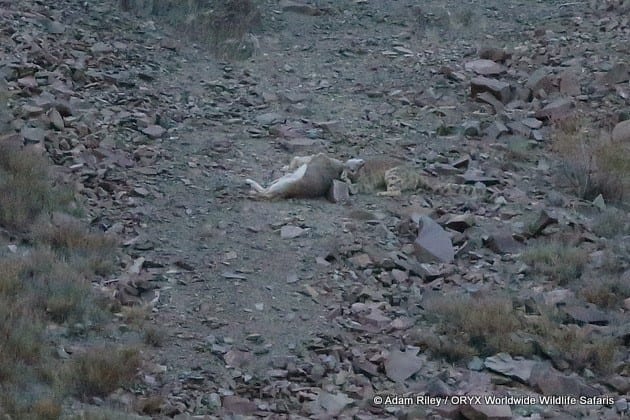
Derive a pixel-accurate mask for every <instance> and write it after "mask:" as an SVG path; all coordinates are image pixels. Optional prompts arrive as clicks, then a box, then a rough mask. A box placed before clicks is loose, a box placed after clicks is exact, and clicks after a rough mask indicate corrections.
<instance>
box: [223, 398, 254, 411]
mask: <svg viewBox="0 0 630 420" xmlns="http://www.w3.org/2000/svg"><path fill="white" fill-rule="evenodd" d="M222 406H223V411H224V412H225V413H229V414H240V415H241V416H251V415H253V414H254V413H255V412H256V410H257V409H258V407H256V403H254V402H253V401H250V400H248V399H246V398H242V397H239V396H237V395H226V396H225V397H223V404H222Z"/></svg>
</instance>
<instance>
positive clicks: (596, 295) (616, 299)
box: [580, 276, 630, 309]
mask: <svg viewBox="0 0 630 420" xmlns="http://www.w3.org/2000/svg"><path fill="white" fill-rule="evenodd" d="M628 277H630V276H626V278H624V277H623V276H610V277H603V278H601V279H598V280H596V281H593V280H589V281H588V282H586V281H584V282H582V287H581V288H580V294H581V295H582V296H583V297H584V299H585V300H586V301H587V302H591V303H594V304H595V305H597V306H599V307H601V308H609V309H618V308H620V307H621V305H622V304H623V301H624V299H627V298H629V297H630V281H629V280H630V278H628Z"/></svg>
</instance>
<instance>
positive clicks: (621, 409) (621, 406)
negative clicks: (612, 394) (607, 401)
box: [615, 398, 628, 414]
mask: <svg viewBox="0 0 630 420" xmlns="http://www.w3.org/2000/svg"><path fill="white" fill-rule="evenodd" d="M615 410H617V413H619V414H623V413H626V412H627V411H628V400H626V399H625V398H619V399H618V400H617V401H615Z"/></svg>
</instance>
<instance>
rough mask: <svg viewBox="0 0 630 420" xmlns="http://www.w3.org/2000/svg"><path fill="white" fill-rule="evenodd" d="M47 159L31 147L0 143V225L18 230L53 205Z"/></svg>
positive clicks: (53, 198)
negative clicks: (27, 148) (24, 148)
mask: <svg viewBox="0 0 630 420" xmlns="http://www.w3.org/2000/svg"><path fill="white" fill-rule="evenodd" d="M47 167H48V162H47V161H46V159H44V157H42V156H41V155H38V154H37V153H35V152H34V151H30V150H21V149H20V148H19V147H18V146H16V145H14V144H12V143H9V142H1V143H0V197H2V200H0V225H1V226H4V227H6V228H7V229H18V230H22V229H23V228H24V226H28V224H29V223H31V222H32V221H33V220H35V218H36V217H37V216H38V215H39V214H41V213H42V212H45V211H50V210H51V209H53V208H54V207H55V204H56V195H55V192H54V191H53V190H51V188H50V186H49V184H48V171H47Z"/></svg>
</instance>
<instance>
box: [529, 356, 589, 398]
mask: <svg viewBox="0 0 630 420" xmlns="http://www.w3.org/2000/svg"><path fill="white" fill-rule="evenodd" d="M529 384H530V385H531V386H533V387H534V388H536V389H537V390H538V391H539V392H541V393H542V394H544V395H581V396H585V397H595V396H597V395H600V394H601V392H600V391H599V390H598V389H597V388H595V387H592V386H590V385H587V384H586V383H585V382H584V381H583V380H582V379H581V378H580V377H579V376H577V375H574V376H567V375H563V374H562V373H560V372H558V371H557V370H555V369H554V368H553V367H552V366H551V365H550V364H549V363H548V362H540V363H536V365H534V367H533V369H532V372H531V375H530V378H529Z"/></svg>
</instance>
